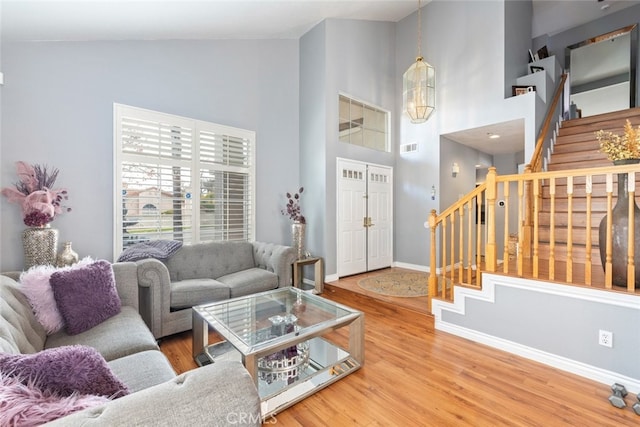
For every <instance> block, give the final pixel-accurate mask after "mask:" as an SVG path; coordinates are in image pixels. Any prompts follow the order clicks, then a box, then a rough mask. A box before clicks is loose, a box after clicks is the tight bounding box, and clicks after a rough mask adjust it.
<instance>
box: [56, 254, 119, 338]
mask: <svg viewBox="0 0 640 427" xmlns="http://www.w3.org/2000/svg"><path fill="white" fill-rule="evenodd" d="M49 281H50V282H51V288H52V289H53V296H54V298H55V300H56V303H57V304H58V310H59V311H60V314H61V315H62V318H63V319H64V323H65V325H66V330H67V333H68V334H70V335H76V334H79V333H81V332H84V331H87V330H89V329H91V328H93V327H94V326H96V325H98V324H100V323H102V322H104V321H105V320H107V319H108V318H110V317H112V316H115V315H116V314H118V313H120V308H121V303H120V297H119V296H118V291H117V289H116V282H115V279H114V275H113V269H112V267H111V264H110V263H109V262H108V261H104V260H101V261H96V262H94V263H93V264H91V265H88V266H86V267H82V268H78V269H74V270H69V271H59V272H56V273H53V274H52V275H51V279H50V280H49Z"/></svg>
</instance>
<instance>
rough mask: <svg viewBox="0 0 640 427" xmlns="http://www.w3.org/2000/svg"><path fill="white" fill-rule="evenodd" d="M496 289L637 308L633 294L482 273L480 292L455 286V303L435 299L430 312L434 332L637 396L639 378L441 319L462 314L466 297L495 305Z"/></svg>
mask: <svg viewBox="0 0 640 427" xmlns="http://www.w3.org/2000/svg"><path fill="white" fill-rule="evenodd" d="M496 286H507V287H512V288H521V289H527V290H530V291H537V292H540V293H548V294H553V295H562V296H568V297H571V298H577V299H583V300H588V301H597V302H600V303H607V304H611V305H616V306H621V307H629V308H634V309H637V308H638V306H637V304H638V301H637V298H636V297H635V296H634V295H629V294H624V293H614V292H602V291H600V290H597V289H589V288H582V287H578V286H558V285H554V284H552V283H548V282H539V281H535V280H529V279H520V278H516V277H505V276H499V275H493V274H488V273H484V274H483V276H482V289H469V288H464V287H460V286H456V287H454V298H453V301H454V302H446V301H442V300H437V299H434V300H433V301H432V306H431V313H432V314H433V316H434V324H435V328H436V329H437V330H441V331H444V332H448V333H450V334H453V335H457V336H460V337H463V338H466V339H469V340H471V341H475V342H478V343H481V344H485V345H488V346H490V347H494V348H497V349H500V350H503V351H507V352H509V353H513V354H516V355H518V356H522V357H525V358H528V359H532V360H535V361H537V362H540V363H543V364H545V365H548V366H552V367H554V368H557V369H561V370H563V371H567V372H571V373H573V374H576V375H580V376H582V377H585V378H589V379H591V380H594V381H598V382H600V383H603V384H608V385H611V384H613V383H616V382H617V383H620V384H624V385H625V387H626V388H627V390H629V391H630V392H632V393H636V394H637V393H639V392H640V379H636V378H631V377H628V376H626V375H622V374H620V373H617V372H613V371H609V370H605V369H602V368H598V367H595V366H592V365H588V364H586V363H582V362H579V361H576V360H572V359H568V358H566V357H563V356H559V355H556V354H552V353H548V352H545V351H542V350H539V349H536V348H532V347H529V346H525V345H522V344H519V343H516V342H513V341H509V340H506V339H503V338H499V337H496V336H493V335H488V334H486V333H483V332H480V331H476V330H472V329H468V328H465V327H463V326H460V325H455V324H452V323H448V322H444V321H443V320H442V312H443V311H448V312H451V313H457V314H459V315H464V314H465V310H466V300H467V298H470V299H475V300H480V301H485V302H489V303H494V302H495V287H496Z"/></svg>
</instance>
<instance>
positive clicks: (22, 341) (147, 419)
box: [0, 262, 261, 426]
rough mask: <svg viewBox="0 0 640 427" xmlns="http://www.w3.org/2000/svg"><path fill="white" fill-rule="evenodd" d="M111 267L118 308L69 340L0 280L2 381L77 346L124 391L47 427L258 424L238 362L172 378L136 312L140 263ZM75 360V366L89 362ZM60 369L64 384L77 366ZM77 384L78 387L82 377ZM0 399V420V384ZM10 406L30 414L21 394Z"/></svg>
mask: <svg viewBox="0 0 640 427" xmlns="http://www.w3.org/2000/svg"><path fill="white" fill-rule="evenodd" d="M112 269H113V277H114V281H115V286H116V288H117V294H118V296H119V299H120V305H121V307H120V308H119V311H118V312H117V313H116V314H115V315H113V316H111V317H109V318H108V319H106V320H104V321H102V322H100V323H99V324H97V325H95V326H93V327H91V328H90V329H88V330H86V331H84V332H80V333H76V334H74V335H71V334H69V333H68V332H67V330H65V329H63V330H60V331H59V332H56V333H53V334H49V335H48V334H47V331H46V330H45V328H44V327H43V326H42V324H41V323H40V322H39V321H38V318H36V316H35V315H34V310H32V306H31V304H30V300H28V299H27V298H26V297H25V295H24V294H23V290H24V289H21V284H19V283H18V282H17V281H15V280H13V279H12V278H10V277H7V276H0V380H2V381H8V379H10V377H11V375H15V374H16V372H17V371H15V369H17V368H24V367H25V366H26V365H27V364H28V362H29V360H33V359H34V358H36V359H37V358H38V357H40V356H43V357H45V358H51V357H52V356H51V354H52V353H56V351H57V352H66V351H67V350H71V351H75V349H78V348H80V347H78V346H79V345H82V347H81V349H83V350H86V349H89V350H91V351H95V350H97V353H99V355H100V356H101V357H102V358H103V359H104V361H106V366H107V367H108V368H107V371H110V374H113V376H114V377H115V379H112V380H111V382H113V381H115V382H117V383H121V384H123V385H124V387H125V388H126V389H128V393H127V394H125V395H123V396H121V397H119V396H111V397H116V398H113V399H111V400H107V399H106V398H105V397H102V400H106V401H104V402H102V403H99V404H94V405H90V406H89V407H87V408H86V409H83V410H80V411H78V412H75V413H72V414H69V415H65V416H63V417H61V418H58V419H57V420H54V421H52V422H51V424H53V425H88V424H90V425H105V426H114V425H153V426H175V425H196V424H200V425H252V426H259V425H261V419H260V400H259V396H258V393H257V391H256V388H255V385H254V382H253V380H252V379H251V377H250V376H249V374H248V372H247V371H246V370H245V369H244V367H243V366H242V364H241V363H239V362H223V361H220V362H216V363H214V364H212V365H208V366H206V367H203V368H199V369H195V370H192V371H188V372H186V373H184V374H182V375H177V376H176V373H175V372H174V370H173V368H172V367H171V365H170V363H169V361H168V360H167V358H166V357H165V356H164V355H163V354H162V353H161V352H160V349H159V347H158V345H157V343H156V340H155V338H154V336H153V334H152V333H151V332H150V330H149V328H148V327H147V326H146V324H145V322H144V321H143V319H142V317H141V316H140V315H139V313H138V308H139V305H138V304H139V294H138V266H137V265H136V264H135V263H133V262H124V263H116V264H113V265H112ZM52 280H53V279H52ZM102 358H100V360H102ZM78 360H79V361H80V363H79V364H80V365H81V364H82V363H84V361H86V360H87V359H86V357H82V358H81V359H78ZM9 362H10V363H13V365H8V363H9ZM56 363H59V362H56ZM60 363H61V362H60ZM42 365H43V364H42V363H40V368H42ZM3 366H4V367H5V368H3ZM6 366H13V368H12V369H8V368H6ZM58 366H60V365H58ZM97 366H98V367H100V366H102V365H100V364H99V363H98V365H97ZM102 368H104V366H102ZM102 368H101V369H102ZM64 369H65V371H64V375H62V379H61V378H58V377H55V378H54V380H57V381H66V380H67V379H71V380H74V377H73V375H74V369H75V366H69V367H67V368H64ZM83 374H87V373H86V372H84V373H83ZM93 374H94V372H93V370H92V372H91V375H93ZM47 375H53V374H52V373H46V372H45V374H42V373H40V374H39V376H40V377H41V378H45V377H47ZM77 381H78V382H82V378H79V377H78V378H77ZM72 383H74V384H75V383H76V382H75V381H72ZM95 383H96V381H92V383H91V384H89V385H90V386H93V385H95ZM19 392H20V393H23V392H24V390H23V389H20V390H19ZM0 394H4V395H3V398H1V399H0V407H1V409H0V412H2V413H3V414H4V415H0V417H1V416H4V417H8V416H9V415H8V414H9V412H7V411H10V410H13V409H15V408H11V407H10V405H11V402H10V399H9V398H8V394H9V388H8V387H4V388H3V389H2V390H1V391H0ZM31 394H33V393H31ZM123 394H124V393H123ZM13 397H15V393H14V396H13ZM36 397H38V395H36ZM30 398H34V396H33V395H30ZM12 402H13V406H14V407H15V406H16V403H17V405H18V406H22V408H20V409H22V410H27V411H29V410H31V409H36V406H34V405H35V404H30V403H27V398H26V397H25V399H24V401H20V399H17V400H16V399H15V398H13V400H12ZM47 402H48V403H47V404H49V403H50V399H49V401H47ZM94 403H95V402H94ZM3 405H5V406H3ZM43 405H44V403H43ZM5 421H6V420H5Z"/></svg>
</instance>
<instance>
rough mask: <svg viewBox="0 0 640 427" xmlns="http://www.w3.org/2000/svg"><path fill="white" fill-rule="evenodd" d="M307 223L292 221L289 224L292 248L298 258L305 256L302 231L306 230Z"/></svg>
mask: <svg viewBox="0 0 640 427" xmlns="http://www.w3.org/2000/svg"><path fill="white" fill-rule="evenodd" d="M306 228H307V224H303V223H301V222H298V221H296V222H294V223H293V224H291V234H292V236H293V249H295V251H296V256H297V257H298V259H303V258H305V253H304V233H305V231H306Z"/></svg>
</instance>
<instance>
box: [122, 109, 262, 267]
mask: <svg viewBox="0 0 640 427" xmlns="http://www.w3.org/2000/svg"><path fill="white" fill-rule="evenodd" d="M125 117H132V118H135V119H138V120H150V121H158V122H159V123H167V124H170V126H179V127H181V128H184V129H190V130H191V138H192V139H191V140H192V145H191V159H190V160H189V159H179V160H173V159H167V158H164V159H163V158H161V157H160V156H159V157H157V158H155V159H156V160H157V162H158V164H159V165H162V166H166V167H170V166H180V167H184V168H188V169H189V171H190V173H191V176H190V187H191V188H192V190H191V199H192V201H191V204H192V208H191V212H190V213H189V214H188V215H189V218H190V224H191V231H185V232H188V233H190V234H189V235H190V241H191V242H193V243H197V242H201V241H202V240H201V237H202V236H201V234H202V233H201V231H202V230H201V226H202V225H201V223H200V219H201V218H200V214H201V212H200V211H201V208H202V207H201V206H200V205H201V192H202V188H201V173H202V171H204V170H207V171H209V172H211V171H214V172H216V173H222V174H223V175H226V174H234V173H237V174H238V175H245V174H246V175H247V180H246V185H247V186H248V197H247V204H248V206H245V209H246V210H245V211H244V212H243V214H244V215H245V217H246V218H247V221H248V222H249V223H248V224H246V225H247V227H246V233H245V234H246V239H243V240H246V241H254V240H255V227H256V133H255V131H251V130H246V129H240V128H235V127H231V126H226V125H221V124H216V123H212V122H206V121H202V120H197V119H192V118H188V117H182V116H177V115H173V114H168V113H163V112H159V111H153V110H147V109H143V108H138V107H132V106H128V105H124V104H118V103H114V104H113V150H114V156H113V158H114V162H113V169H114V170H113V176H114V192H113V218H114V220H113V224H114V230H113V255H114V260H115V259H117V258H118V256H119V255H120V253H121V252H122V250H123V249H124V234H125V233H124V231H123V224H124V215H123V209H124V199H123V190H124V185H123V184H124V183H123V164H124V163H126V162H135V161H136V160H138V162H139V163H141V164H144V163H148V162H149V160H150V159H154V157H151V156H146V157H145V156H142V155H136V154H133V153H125V152H124V151H123V147H124V144H123V139H122V135H123V133H122V127H123V122H122V120H123V119H124V118H125ZM205 133H208V134H211V133H215V134H216V135H221V136H222V138H230V139H231V138H234V139H235V138H239V139H241V140H243V141H247V145H248V147H247V149H246V157H247V159H248V160H247V161H246V162H245V163H248V165H245V166H238V165H233V164H221V163H219V162H213V161H203V160H201V159H200V153H201V136H202V135H203V134H205ZM203 145H204V144H203ZM204 149H205V150H206V149H207V147H204ZM145 160H146V162H145ZM224 201H225V203H226V202H227V199H226V198H225V199H224ZM147 203H151V202H147ZM153 203H154V204H156V203H155V201H154V202H153ZM156 206H157V210H158V212H161V211H162V208H161V207H158V206H159V205H157V204H156ZM225 208H227V207H226V206H225ZM223 221H224V225H226V226H228V224H229V223H228V217H225V219H224V220H223ZM229 231H230V229H229V228H225V229H224V230H223V233H225V234H228V233H229ZM231 231H234V230H231ZM222 240H226V239H222ZM235 240H238V239H235Z"/></svg>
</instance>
